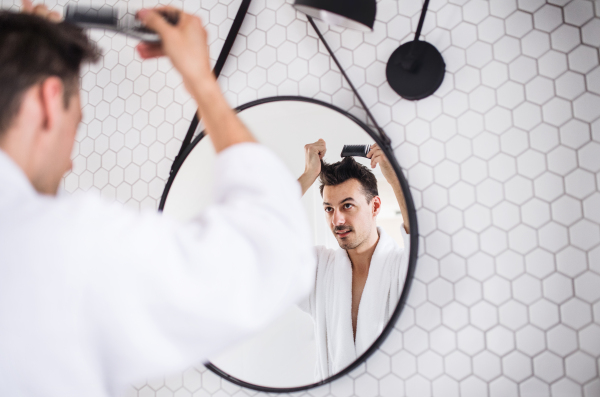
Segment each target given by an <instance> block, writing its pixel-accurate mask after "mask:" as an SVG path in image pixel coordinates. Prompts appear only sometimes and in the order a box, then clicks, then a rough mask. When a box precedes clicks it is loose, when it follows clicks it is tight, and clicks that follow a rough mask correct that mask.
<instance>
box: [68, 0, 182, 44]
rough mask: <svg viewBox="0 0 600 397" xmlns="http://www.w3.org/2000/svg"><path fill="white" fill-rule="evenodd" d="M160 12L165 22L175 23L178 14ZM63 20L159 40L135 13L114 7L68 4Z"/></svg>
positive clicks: (150, 41)
mask: <svg viewBox="0 0 600 397" xmlns="http://www.w3.org/2000/svg"><path fill="white" fill-rule="evenodd" d="M161 14H162V15H163V17H164V18H165V20H166V21H167V22H169V23H170V24H172V25H177V22H178V21H179V15H178V14H176V13H166V12H161ZM65 22H68V23H72V24H75V25H78V26H79V27H81V28H84V29H104V30H112V31H114V32H118V33H123V34H125V35H127V36H131V37H134V38H136V39H139V40H142V41H146V42H149V43H158V42H160V36H159V35H158V33H156V32H155V31H153V30H151V29H149V28H147V27H145V26H144V25H142V23H141V22H140V21H138V20H137V19H135V15H133V14H128V13H124V12H121V10H120V9H119V8H116V7H108V6H102V7H101V8H98V7H93V6H81V5H72V4H69V5H68V6H67V7H66V8H65Z"/></svg>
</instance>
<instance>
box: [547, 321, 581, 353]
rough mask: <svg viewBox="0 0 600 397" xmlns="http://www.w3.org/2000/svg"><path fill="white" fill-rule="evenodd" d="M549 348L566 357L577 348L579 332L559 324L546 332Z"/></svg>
mask: <svg viewBox="0 0 600 397" xmlns="http://www.w3.org/2000/svg"><path fill="white" fill-rule="evenodd" d="M546 338H547V341H548V349H549V350H550V351H552V352H554V353H556V354H558V355H559V356H561V357H566V356H567V355H569V354H571V353H572V352H574V351H575V350H576V349H577V333H576V332H575V331H574V330H572V329H571V328H569V327H567V326H565V325H563V324H559V325H557V326H556V327H554V328H552V329H551V330H549V331H548V332H547V333H546Z"/></svg>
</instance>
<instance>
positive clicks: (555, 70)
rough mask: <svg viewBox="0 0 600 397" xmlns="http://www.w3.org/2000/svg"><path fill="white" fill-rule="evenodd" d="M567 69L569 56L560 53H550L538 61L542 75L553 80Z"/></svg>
mask: <svg viewBox="0 0 600 397" xmlns="http://www.w3.org/2000/svg"><path fill="white" fill-rule="evenodd" d="M567 68H568V66H567V56H566V55H565V54H562V53H560V52H558V51H552V50H551V51H548V52H547V53H545V54H544V55H542V56H541V57H540V58H539V60H538V69H539V72H540V74H541V75H544V76H546V77H550V78H552V79H554V78H557V77H558V76H560V75H561V74H563V73H564V72H565V71H566V70H567Z"/></svg>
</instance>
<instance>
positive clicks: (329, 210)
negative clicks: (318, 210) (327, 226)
mask: <svg viewBox="0 0 600 397" xmlns="http://www.w3.org/2000/svg"><path fill="white" fill-rule="evenodd" d="M332 210H333V208H331V207H326V208H325V212H331V211H332Z"/></svg>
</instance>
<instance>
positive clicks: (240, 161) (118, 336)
mask: <svg viewBox="0 0 600 397" xmlns="http://www.w3.org/2000/svg"><path fill="white" fill-rule="evenodd" d="M215 172H216V177H215V180H216V186H215V191H214V194H215V204H214V205H213V206H211V207H210V208H208V209H207V210H206V211H205V212H204V213H202V214H201V215H200V216H199V217H198V218H197V219H195V220H194V221H192V222H190V223H188V224H182V223H178V222H176V221H174V220H171V219H169V218H168V217H167V216H161V215H160V214H158V213H157V212H147V213H142V214H139V213H137V212H133V211H128V210H126V209H124V208H123V206H122V205H109V204H106V203H105V202H103V201H102V200H100V199H99V198H96V197H92V196H87V195H83V197H72V196H67V197H58V198H56V197H49V196H43V195H40V194H38V193H37V192H35V190H34V189H33V187H32V186H31V184H30V183H29V181H28V180H27V178H26V177H25V175H24V174H23V172H22V171H21V169H20V168H18V167H17V165H16V164H15V163H14V162H13V161H12V160H11V159H10V158H9V157H8V156H7V155H6V154H5V153H3V152H2V151H0V396H7V397H8V396H11V397H17V396H28V397H35V396H45V397H46V396H47V397H67V396H86V397H105V396H108V395H113V396H116V395H120V394H121V392H122V389H123V387H124V386H126V385H128V384H129V383H130V382H137V381H140V380H143V379H144V378H146V377H153V376H157V375H162V374H163V373H165V372H172V371H181V370H183V369H185V368H187V367H188V366H190V365H194V364H199V363H201V362H202V361H203V360H205V359H206V358H207V357H208V356H210V355H213V354H215V353H217V352H219V351H220V350H222V349H223V348H224V347H226V346H228V345H229V344H232V343H234V342H238V341H239V340H240V339H241V338H242V337H244V336H246V335H248V334H250V333H252V332H254V331H256V330H258V329H259V328H260V327H262V326H264V325H266V324H267V323H268V322H270V321H271V320H273V319H274V318H276V317H277V316H278V315H279V314H281V313H282V312H283V311H284V309H286V307H288V306H289V305H291V304H294V303H297V302H298V301H299V300H301V299H304V298H305V297H306V294H308V293H309V291H310V289H311V285H312V283H313V280H314V277H315V276H314V270H315V267H314V253H313V252H314V247H313V246H312V244H311V243H310V233H309V229H308V223H307V221H306V217H305V215H304V213H303V211H302V208H303V207H302V204H301V192H300V187H299V185H298V182H297V181H296V180H295V178H293V177H292V175H291V174H290V173H289V172H288V171H287V167H286V166H285V165H284V164H283V163H282V162H281V161H280V160H279V159H278V158H276V157H275V156H274V155H273V154H272V153H271V152H270V151H269V150H267V149H266V148H264V147H263V146H261V145H258V144H240V145H235V146H233V147H231V148H228V149H226V150H225V151H223V152H221V153H220V154H219V155H218V156H217V160H216V162H215ZM208 190H210V187H209V186H207V191H208Z"/></svg>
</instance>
